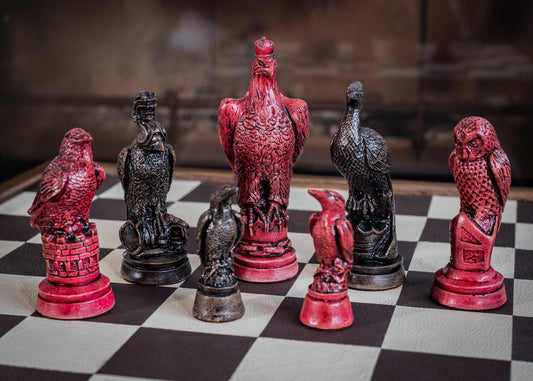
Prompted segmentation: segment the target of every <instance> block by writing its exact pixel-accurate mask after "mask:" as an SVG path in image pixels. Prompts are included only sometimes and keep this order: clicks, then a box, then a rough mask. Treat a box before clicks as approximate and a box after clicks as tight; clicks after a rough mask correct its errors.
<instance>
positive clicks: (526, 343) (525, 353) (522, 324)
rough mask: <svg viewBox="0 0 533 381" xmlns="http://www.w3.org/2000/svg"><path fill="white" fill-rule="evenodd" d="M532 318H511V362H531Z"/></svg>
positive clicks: (532, 354) (532, 356) (532, 341)
mask: <svg viewBox="0 0 533 381" xmlns="http://www.w3.org/2000/svg"><path fill="white" fill-rule="evenodd" d="M532 343H533V318H531V317H524V316H513V360H521V361H530V362H532V361H533V352H532V351H531V345H532Z"/></svg>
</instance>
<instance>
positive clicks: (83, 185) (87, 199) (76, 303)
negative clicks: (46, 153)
mask: <svg viewBox="0 0 533 381" xmlns="http://www.w3.org/2000/svg"><path fill="white" fill-rule="evenodd" d="M91 141H92V137H91V135H89V134H88V133H87V132H85V131H84V130H82V129H81V128H74V129H72V130H70V131H69V132H67V133H66V135H65V137H64V138H63V141H62V143H61V147H60V148H59V155H58V156H56V157H55V158H54V159H53V160H52V162H51V163H50V165H49V166H48V167H47V168H46V169H45V171H44V173H43V176H42V179H41V182H40V184H39V189H38V191H37V195H36V196H35V200H34V201H33V205H32V206H31V208H30V209H29V210H28V213H29V214H30V215H31V219H30V223H31V226H33V227H37V228H39V229H40V230H41V238H42V243H43V255H44V259H45V262H46V279H45V280H43V281H42V282H41V283H40V284H39V296H38V298H37V311H38V312H39V313H41V314H42V315H44V316H49V317H52V318H56V319H81V318H87V317H91V316H96V315H100V314H102V313H104V312H106V311H109V310H110V309H111V308H112V307H113V306H114V304H115V297H114V295H113V292H112V290H111V285H110V282H109V278H107V277H106V276H105V275H102V274H100V267H99V264H98V261H99V254H100V246H99V243H98V235H97V232H96V225H95V224H94V223H92V222H89V209H90V207H91V202H92V199H93V197H94V194H95V192H96V190H97V189H98V188H99V187H100V185H102V182H103V181H104V178H105V172H104V170H103V169H102V167H100V166H99V165H98V164H96V163H95V162H94V161H93V154H92V151H91Z"/></svg>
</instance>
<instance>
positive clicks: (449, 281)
mask: <svg viewBox="0 0 533 381" xmlns="http://www.w3.org/2000/svg"><path fill="white" fill-rule="evenodd" d="M454 138H455V149H454V151H453V152H452V153H451V155H450V159H449V164H450V169H451V171H452V173H453V176H454V178H455V183H456V184H457V189H458V191H459V197H460V200H461V210H460V212H459V214H458V215H457V216H455V218H454V219H453V220H452V223H451V226H450V244H451V258H450V263H448V265H446V267H444V268H442V269H440V270H439V271H437V272H436V273H435V281H434V282H433V286H432V288H431V297H432V298H433V299H434V300H436V301H437V302H439V303H441V304H444V305H446V306H449V307H454V308H459V309H465V310H488V309H492V308H497V307H500V306H502V305H503V304H504V303H505V302H506V301H507V296H506V294H505V286H504V284H503V276H502V275H501V274H500V273H498V272H497V271H495V270H494V269H493V268H492V267H491V265H490V260H491V255H492V249H493V247H494V241H495V239H496V233H497V232H498V230H499V229H500V223H501V215H502V212H503V208H504V206H505V201H506V200H507V196H508V195H509V190H510V186H511V165H510V163H509V159H508V158H507V155H506V154H505V152H504V151H503V150H502V149H501V147H500V142H499V141H498V137H497V136H496V132H495V130H494V127H493V126H492V125H491V124H490V123H489V122H488V121H487V120H485V119H483V118H480V117H468V118H464V119H463V120H461V121H460V122H459V123H458V124H457V126H456V127H455V130H454Z"/></svg>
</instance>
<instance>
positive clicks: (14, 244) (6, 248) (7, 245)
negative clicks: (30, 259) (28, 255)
mask: <svg viewBox="0 0 533 381" xmlns="http://www.w3.org/2000/svg"><path fill="white" fill-rule="evenodd" d="M22 245H24V241H2V240H0V259H1V258H2V257H4V256H6V254H9V253H11V252H12V251H13V250H15V249H17V248H19V247H21V246H22ZM1 269H2V266H1V265H0V272H1V271H2V270H1Z"/></svg>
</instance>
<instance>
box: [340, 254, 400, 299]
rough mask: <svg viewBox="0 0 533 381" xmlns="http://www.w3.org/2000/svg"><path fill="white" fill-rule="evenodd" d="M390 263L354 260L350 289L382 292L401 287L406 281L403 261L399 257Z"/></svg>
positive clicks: (350, 276) (349, 282) (350, 275)
mask: <svg viewBox="0 0 533 381" xmlns="http://www.w3.org/2000/svg"><path fill="white" fill-rule="evenodd" d="M389 262H390V263H387V262H375V261H371V260H368V261H365V260H363V261H359V260H354V263H353V265H352V272H351V273H350V274H349V275H348V287H350V288H354V289H357V290H366V291H381V290H388V289H391V288H396V287H398V286H401V285H402V284H403V282H404V279H405V271H404V268H403V259H402V257H401V256H397V257H396V258H394V259H393V260H391V261H389Z"/></svg>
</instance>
